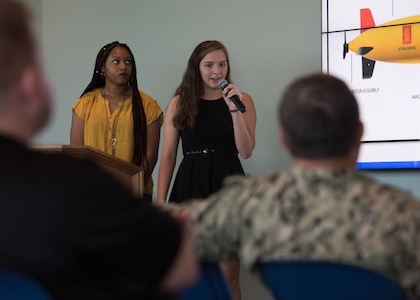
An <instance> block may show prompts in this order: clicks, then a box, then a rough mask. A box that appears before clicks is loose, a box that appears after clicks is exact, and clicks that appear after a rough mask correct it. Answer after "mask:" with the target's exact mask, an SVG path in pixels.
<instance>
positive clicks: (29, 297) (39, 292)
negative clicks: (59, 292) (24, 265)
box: [0, 270, 52, 300]
mask: <svg viewBox="0 0 420 300" xmlns="http://www.w3.org/2000/svg"><path fill="white" fill-rule="evenodd" d="M0 299H1V300H52V297H51V296H49V294H48V293H47V291H46V290H45V289H44V288H43V287H42V286H41V285H40V284H39V283H38V282H36V281H35V280H33V279H32V278H30V277H28V276H25V275H23V274H20V273H17V272H13V271H10V270H0Z"/></svg>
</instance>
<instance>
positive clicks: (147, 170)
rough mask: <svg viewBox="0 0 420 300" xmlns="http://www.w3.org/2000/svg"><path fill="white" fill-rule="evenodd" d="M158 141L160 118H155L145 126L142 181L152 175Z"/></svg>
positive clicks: (157, 150)
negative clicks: (145, 137)
mask: <svg viewBox="0 0 420 300" xmlns="http://www.w3.org/2000/svg"><path fill="white" fill-rule="evenodd" d="M159 141H160V120H159V119H156V120H155V121H153V122H152V123H150V124H149V125H148V126H147V144H146V145H147V149H146V157H145V160H144V161H143V166H144V167H143V169H144V181H145V182H146V181H147V180H148V178H149V177H150V176H152V173H153V170H154V168H155V166H156V162H157V159H158V152H159Z"/></svg>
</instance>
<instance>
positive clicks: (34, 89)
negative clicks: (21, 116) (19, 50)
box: [19, 65, 40, 107]
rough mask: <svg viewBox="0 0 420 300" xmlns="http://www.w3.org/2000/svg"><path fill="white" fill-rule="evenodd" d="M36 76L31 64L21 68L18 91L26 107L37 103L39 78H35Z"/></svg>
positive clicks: (38, 98) (36, 73)
mask: <svg viewBox="0 0 420 300" xmlns="http://www.w3.org/2000/svg"><path fill="white" fill-rule="evenodd" d="M37 76H38V72H37V71H36V68H35V66H33V65H28V66H26V67H25V68H24V69H23V70H22V74H21V77H20V81H19V91H20V94H21V96H22V101H24V102H25V104H26V105H28V107H32V106H33V105H37V102H39V100H40V95H39V92H40V91H39V84H38V82H39V78H37Z"/></svg>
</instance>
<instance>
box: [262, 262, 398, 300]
mask: <svg viewBox="0 0 420 300" xmlns="http://www.w3.org/2000/svg"><path fill="white" fill-rule="evenodd" d="M259 268H260V269H259V270H260V272H261V276H262V280H263V282H264V284H265V285H266V286H267V288H268V289H269V290H270V291H271V293H272V294H273V296H274V297H275V299H276V300H308V299H311V300H403V299H404V297H403V295H402V292H401V290H400V288H399V287H398V286H397V285H396V284H395V283H394V282H392V281H391V280H390V279H389V278H387V277H385V276H383V275H380V274H377V273H375V272H373V271H370V270H367V269H364V268H360V267H357V266H352V265H346V264H341V263H333V262H325V261H272V262H265V263H261V264H260V265H259Z"/></svg>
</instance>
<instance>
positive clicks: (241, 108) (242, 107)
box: [229, 95, 246, 113]
mask: <svg viewBox="0 0 420 300" xmlns="http://www.w3.org/2000/svg"><path fill="white" fill-rule="evenodd" d="M229 99H230V100H232V102H233V103H234V104H235V106H236V107H237V108H238V109H239V111H240V112H241V113H244V112H246V106H245V105H244V104H243V102H242V101H241V100H240V99H239V97H238V96H236V95H233V96H232V97H229Z"/></svg>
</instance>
